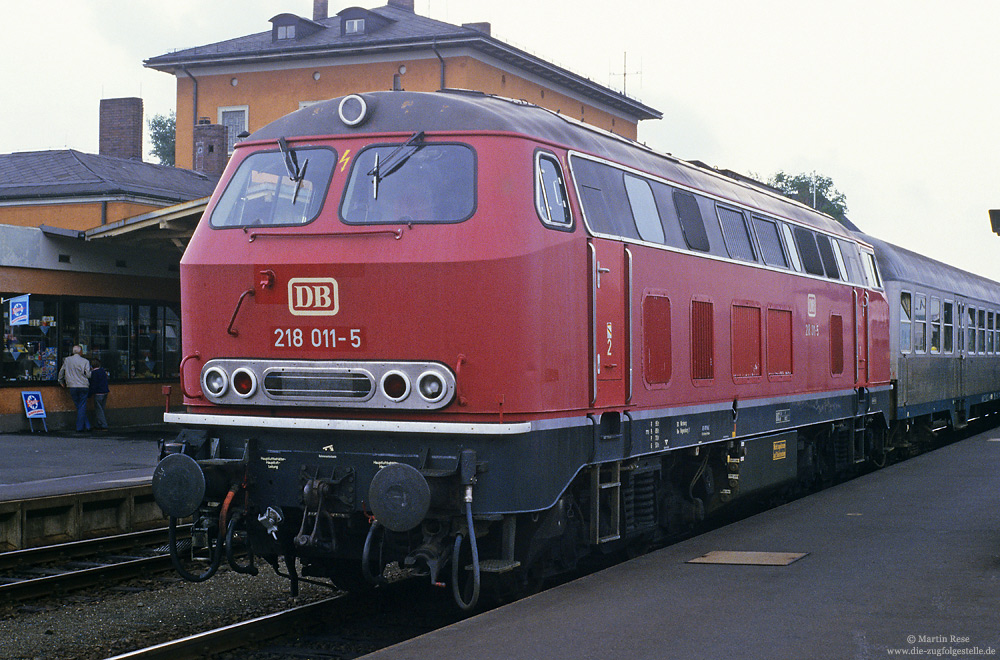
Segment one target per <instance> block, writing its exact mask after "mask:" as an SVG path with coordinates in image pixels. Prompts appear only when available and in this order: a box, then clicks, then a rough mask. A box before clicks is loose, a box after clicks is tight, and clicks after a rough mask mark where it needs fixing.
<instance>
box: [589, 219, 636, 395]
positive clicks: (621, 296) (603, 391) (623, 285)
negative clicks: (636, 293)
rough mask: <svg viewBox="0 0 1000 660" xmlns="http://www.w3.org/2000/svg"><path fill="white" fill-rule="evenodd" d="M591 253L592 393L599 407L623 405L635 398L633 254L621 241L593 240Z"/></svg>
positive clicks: (591, 241)
mask: <svg viewBox="0 0 1000 660" xmlns="http://www.w3.org/2000/svg"><path fill="white" fill-rule="evenodd" d="M588 246H589V252H590V301H591V304H590V306H591V329H590V335H591V356H590V359H591V390H590V401H591V404H592V405H594V406H596V407H603V406H622V405H624V404H625V403H626V402H627V399H628V398H630V396H631V392H630V389H631V377H632V373H631V372H632V369H631V364H630V361H631V355H630V353H631V351H630V341H631V328H630V327H629V326H630V325H631V324H630V321H631V314H630V305H629V302H630V301H629V298H630V297H631V292H630V288H631V287H630V286H629V280H630V266H631V254H630V252H629V250H628V248H627V247H625V246H624V245H623V244H622V243H619V242H617V241H611V240H606V239H600V238H592V239H590V241H589V242H588Z"/></svg>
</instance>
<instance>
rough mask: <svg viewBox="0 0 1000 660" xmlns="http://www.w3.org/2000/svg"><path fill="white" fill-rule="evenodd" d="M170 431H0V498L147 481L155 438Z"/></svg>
mask: <svg viewBox="0 0 1000 660" xmlns="http://www.w3.org/2000/svg"><path fill="white" fill-rule="evenodd" d="M174 435H176V431H174V430H171V429H168V428H166V427H165V426H162V425H155V426H136V427H126V428H122V429H112V430H110V431H106V432H93V433H88V434H85V435H78V434H74V433H72V432H70V433H67V432H53V433H0V502H4V501H9V500H17V499H25V498H33V497H44V496H48V495H64V494H68V493H77V492H84V491H92V490H103V489H106V488H116V487H120V486H134V485H140V484H144V483H149V482H150V480H151V479H152V475H153V469H154V468H155V467H156V463H157V460H158V459H159V447H158V442H159V439H160V438H162V437H168V438H169V437H173V436H174Z"/></svg>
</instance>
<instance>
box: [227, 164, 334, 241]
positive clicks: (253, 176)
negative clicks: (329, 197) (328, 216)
mask: <svg viewBox="0 0 1000 660" xmlns="http://www.w3.org/2000/svg"><path fill="white" fill-rule="evenodd" d="M284 149H285V150H284V151H260V152H257V153H255V154H251V155H250V156H249V157H248V158H247V159H246V160H244V161H243V162H242V163H240V167H239V169H238V170H236V174H234V175H233V178H232V180H230V182H229V185H228V186H226V191H225V192H224V193H223V194H222V197H221V198H220V199H219V203H218V204H217V205H216V207H215V210H213V211H212V218H211V221H210V222H211V225H212V226H213V227H247V226H275V225H280V226H287V225H304V224H306V223H307V222H310V221H311V220H312V219H313V218H315V217H316V215H317V214H318V213H319V209H320V207H321V206H322V205H323V199H324V198H325V197H326V189H327V186H329V184H330V176H331V173H332V171H333V166H334V164H335V163H336V162H337V154H336V153H335V152H333V151H331V150H330V149H317V148H312V149H294V150H289V149H288V147H287V146H285V148H284Z"/></svg>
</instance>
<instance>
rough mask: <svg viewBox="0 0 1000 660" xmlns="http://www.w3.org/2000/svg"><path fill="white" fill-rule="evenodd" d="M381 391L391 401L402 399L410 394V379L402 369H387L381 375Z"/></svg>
mask: <svg viewBox="0 0 1000 660" xmlns="http://www.w3.org/2000/svg"><path fill="white" fill-rule="evenodd" d="M382 393H383V394H385V396H386V398H387V399H390V400H392V401H402V400H403V399H405V398H406V397H407V396H408V395H409V394H410V379H409V378H407V377H406V374H404V373H403V372H402V371H387V372H386V373H385V375H384V376H382Z"/></svg>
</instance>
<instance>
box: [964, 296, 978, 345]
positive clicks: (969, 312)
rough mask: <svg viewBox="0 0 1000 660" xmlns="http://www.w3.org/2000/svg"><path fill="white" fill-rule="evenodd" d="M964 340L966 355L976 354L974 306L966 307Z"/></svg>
mask: <svg viewBox="0 0 1000 660" xmlns="http://www.w3.org/2000/svg"><path fill="white" fill-rule="evenodd" d="M965 331H966V337H967V339H966V342H965V352H966V354H968V355H975V354H976V308H975V307H973V306H972V305H969V306H968V307H967V308H966V323H965Z"/></svg>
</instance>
